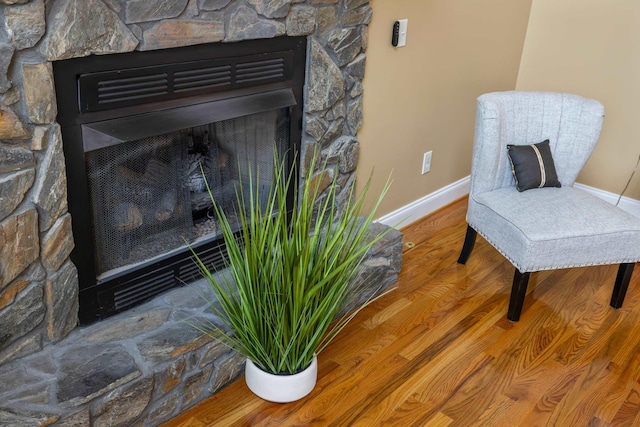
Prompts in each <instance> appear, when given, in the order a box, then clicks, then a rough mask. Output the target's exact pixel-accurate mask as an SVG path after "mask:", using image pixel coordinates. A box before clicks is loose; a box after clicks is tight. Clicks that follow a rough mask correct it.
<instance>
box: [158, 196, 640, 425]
mask: <svg viewBox="0 0 640 427" xmlns="http://www.w3.org/2000/svg"><path fill="white" fill-rule="evenodd" d="M465 214H466V200H465V199H461V200H459V201H457V202H455V203H453V204H451V205H450V206H448V207H446V208H444V209H442V210H440V211H438V212H435V213H434V214H433V215H430V216H429V217H427V218H425V219H423V220H421V221H419V222H417V223H415V224H412V225H411V226H409V227H407V228H406V229H404V230H403V231H404V237H403V242H404V246H403V270H402V272H401V273H400V277H399V279H398V283H397V284H396V285H394V287H395V289H394V291H393V292H391V293H390V294H388V295H385V296H384V297H383V298H381V299H380V300H377V301H375V302H373V303H372V304H371V305H370V306H368V307H366V308H365V309H363V310H362V311H361V312H360V313H358V315H357V316H356V318H355V319H354V321H353V322H352V323H351V324H349V325H348V326H347V327H346V328H345V329H344V330H343V331H342V332H341V334H340V335H339V336H338V337H337V338H336V340H334V342H333V343H332V344H331V345H330V346H329V347H328V348H327V349H325V351H323V352H322V353H321V354H320V357H319V377H318V384H317V386H316V388H315V389H314V390H313V391H312V392H311V394H309V395H308V396H307V397H305V398H303V399H301V400H299V401H297V402H292V403H289V404H275V403H270V402H265V401H263V400H261V399H259V398H257V397H255V396H253V395H252V393H251V392H250V391H249V389H248V388H247V387H246V385H245V384H244V380H243V378H240V379H238V380H237V381H236V382H234V383H232V384H230V385H228V386H227V387H225V388H224V389H223V390H222V391H220V392H219V393H217V394H215V395H214V396H212V397H211V398H209V399H207V400H205V401H203V402H201V403H200V404H198V405H196V406H195V407H194V408H192V409H190V410H189V411H187V412H186V413H184V414H181V415H178V416H176V417H175V418H174V419H173V420H171V421H169V422H168V423H166V424H165V427H210V426H223V427H226V426H261V427H265V426H278V427H287V426H322V427H325V426H366V427H369V426H401V427H405V426H421V427H422V426H438V427H439V426H443V427H444V426H464V427H467V426H505V427H506V426H508V427H513V426H527V427H528V426H544V425H549V426H562V427H564V426H571V427H574V426H578V427H580V426H640V273H639V271H640V269H636V272H635V274H634V275H633V276H632V279H631V283H630V285H629V290H628V293H627V297H626V299H625V302H624V305H623V307H622V308H620V309H617V310H616V309H612V308H611V307H610V306H609V299H610V297H611V292H612V289H613V282H614V280H615V274H616V266H602V267H584V268H574V269H566V270H558V271H545V272H538V273H534V274H533V275H532V277H531V280H530V285H529V289H528V293H527V296H526V298H525V304H524V308H523V313H522V317H521V319H520V321H519V322H516V323H513V322H509V321H508V320H507V319H506V311H507V306H508V301H509V293H510V291H511V280H512V278H513V271H514V270H513V266H512V265H511V264H510V263H509V262H508V261H506V260H505V259H504V257H502V255H500V254H499V253H498V252H497V251H496V250H495V249H494V248H493V247H491V246H490V245H489V244H488V243H487V242H486V241H484V240H483V239H482V238H480V237H479V238H478V241H477V242H476V246H475V248H474V250H473V253H472V254H471V256H470V258H469V260H468V262H467V263H466V265H459V264H457V262H456V261H457V257H458V255H459V251H460V249H461V246H462V241H463V239H464V233H465V229H466V224H465V221H464V217H465Z"/></svg>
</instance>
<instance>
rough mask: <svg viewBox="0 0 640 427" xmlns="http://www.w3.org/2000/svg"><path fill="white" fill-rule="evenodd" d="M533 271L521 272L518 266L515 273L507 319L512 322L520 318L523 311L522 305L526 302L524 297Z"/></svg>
mask: <svg viewBox="0 0 640 427" xmlns="http://www.w3.org/2000/svg"><path fill="white" fill-rule="evenodd" d="M530 275H531V273H528V272H527V273H521V272H520V270H518V269H517V268H516V272H515V274H514V275H513V285H511V297H510V299H509V311H508V312H507V319H509V320H511V321H512V322H517V321H518V320H520V313H522V305H523V304H524V297H525V296H526V295H527V285H528V284H529V276H530Z"/></svg>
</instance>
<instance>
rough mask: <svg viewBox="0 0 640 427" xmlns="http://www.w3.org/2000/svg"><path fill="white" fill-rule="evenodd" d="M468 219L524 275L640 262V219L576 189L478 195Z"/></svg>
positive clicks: (510, 190)
mask: <svg viewBox="0 0 640 427" xmlns="http://www.w3.org/2000/svg"><path fill="white" fill-rule="evenodd" d="M467 221H468V223H469V225H470V226H471V227H473V228H474V229H475V230H476V231H477V232H478V233H479V234H480V235H481V236H483V237H484V238H485V239H486V240H487V241H488V242H489V243H491V244H492V245H493V246H494V247H495V248H496V249H497V250H498V251H500V252H501V253H502V254H503V255H504V256H505V257H506V258H507V259H508V260H509V261H511V263H512V264H513V265H514V266H515V267H516V268H518V270H520V271H521V272H523V273H524V272H531V271H539V270H551V269H557V268H567V267H577V266H585V265H603V264H619V263H623V262H638V261H640V218H637V217H635V216H633V215H631V214H629V213H627V212H625V211H623V210H622V209H619V208H617V207H615V206H613V205H611V204H609V203H607V202H605V201H603V200H601V199H599V198H597V197H595V196H593V195H591V194H589V193H587V192H585V191H582V190H579V189H576V188H573V187H563V188H539V189H534V190H531V191H525V192H518V191H517V190H516V188H515V187H503V188H500V189H497V190H493V191H489V192H484V193H481V194H476V195H475V196H473V197H472V198H470V199H469V210H468V213H467Z"/></svg>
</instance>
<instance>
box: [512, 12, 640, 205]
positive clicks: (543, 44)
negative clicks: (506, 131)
mask: <svg viewBox="0 0 640 427" xmlns="http://www.w3.org/2000/svg"><path fill="white" fill-rule="evenodd" d="M516 88H517V89H518V90H550V91H560V92H571V93H576V94H578V95H582V96H586V97H590V98H595V99H598V100H599V101H600V102H602V103H603V104H604V106H605V120H604V125H603V130H602V134H601V137H600V142H599V144H598V147H597V148H596V150H595V152H594V154H593V155H592V157H591V159H589V162H588V163H587V165H586V166H585V168H584V169H583V171H582V173H581V175H580V176H579V177H578V182H581V183H583V184H587V185H590V186H593V187H596V188H600V189H603V190H606V191H610V192H613V193H620V192H621V191H622V189H623V188H624V186H625V184H626V182H627V180H628V178H629V176H630V174H631V171H632V170H633V168H634V166H635V164H636V161H637V159H638V155H639V154H640V2H639V1H638V0H613V1H603V0H563V1H558V0H534V1H533V5H532V8H531V20H530V24H529V28H528V31H527V37H526V41H525V45H524V50H523V55H522V62H521V65H520V72H519V75H518V82H517V85H516ZM638 175H640V171H639V172H638V173H637V174H636V176H635V177H634V179H633V181H632V183H631V185H630V187H629V189H628V190H627V192H626V193H625V196H628V197H632V198H634V199H640V176H638Z"/></svg>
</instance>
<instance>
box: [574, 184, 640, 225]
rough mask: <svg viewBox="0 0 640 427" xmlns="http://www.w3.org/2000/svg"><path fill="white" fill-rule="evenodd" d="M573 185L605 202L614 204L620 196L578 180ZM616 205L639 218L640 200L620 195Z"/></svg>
mask: <svg viewBox="0 0 640 427" xmlns="http://www.w3.org/2000/svg"><path fill="white" fill-rule="evenodd" d="M574 187H576V188H579V189H581V190H584V191H586V192H587V193H591V194H593V195H594V196H596V197H598V198H600V199H602V200H604V201H605V202H608V203H611V204H612V205H615V204H616V202H617V201H618V197H620V195H619V194H616V193H611V192H609V191H604V190H600V189H599V188H595V187H590V186H588V185H584V184H580V183H578V182H576V183H575V184H574ZM618 207H619V208H620V209H622V210H624V211H627V212H629V213H630V214H631V215H634V216H637V217H638V218H640V200H636V199H632V198H630V197H625V196H622V198H621V199H620V203H618Z"/></svg>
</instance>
